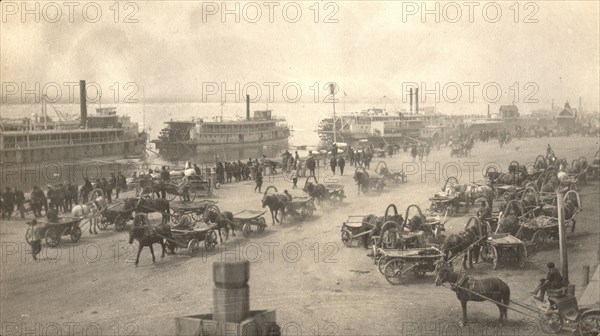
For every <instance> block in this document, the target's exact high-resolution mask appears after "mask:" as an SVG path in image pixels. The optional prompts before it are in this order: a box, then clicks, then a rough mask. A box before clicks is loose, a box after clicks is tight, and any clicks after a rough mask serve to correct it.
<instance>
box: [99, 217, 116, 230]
mask: <svg viewBox="0 0 600 336" xmlns="http://www.w3.org/2000/svg"><path fill="white" fill-rule="evenodd" d="M115 218H116V217H115ZM98 219H99V221H98V228H99V229H100V230H106V229H108V224H109V223H108V218H106V216H105V215H103V214H102V215H100V218H98Z"/></svg>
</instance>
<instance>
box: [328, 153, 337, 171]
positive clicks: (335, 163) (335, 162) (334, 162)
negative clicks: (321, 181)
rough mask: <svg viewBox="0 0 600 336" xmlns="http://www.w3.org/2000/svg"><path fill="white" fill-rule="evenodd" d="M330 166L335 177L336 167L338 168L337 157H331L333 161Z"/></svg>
mask: <svg viewBox="0 0 600 336" xmlns="http://www.w3.org/2000/svg"><path fill="white" fill-rule="evenodd" d="M329 166H331V172H332V173H333V175H335V167H337V159H336V157H335V156H332V157H331V160H330V161H329Z"/></svg>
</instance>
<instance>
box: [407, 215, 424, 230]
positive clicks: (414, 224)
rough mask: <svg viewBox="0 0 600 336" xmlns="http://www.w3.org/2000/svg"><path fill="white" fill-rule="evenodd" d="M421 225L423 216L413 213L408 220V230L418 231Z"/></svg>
mask: <svg viewBox="0 0 600 336" xmlns="http://www.w3.org/2000/svg"><path fill="white" fill-rule="evenodd" d="M421 225H423V217H421V216H419V215H414V216H413V217H412V218H411V219H410V220H409V221H408V227H409V229H410V231H413V232H414V231H418V230H419V229H420V228H421Z"/></svg>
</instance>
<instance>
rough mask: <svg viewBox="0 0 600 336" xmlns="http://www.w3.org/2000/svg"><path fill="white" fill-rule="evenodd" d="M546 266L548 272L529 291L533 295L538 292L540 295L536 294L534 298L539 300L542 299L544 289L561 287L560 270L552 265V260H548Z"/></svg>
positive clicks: (562, 280)
mask: <svg viewBox="0 0 600 336" xmlns="http://www.w3.org/2000/svg"><path fill="white" fill-rule="evenodd" d="M546 267H548V274H547V275H546V278H545V279H540V284H539V285H538V286H537V287H536V289H534V290H533V291H531V292H530V293H531V294H533V295H537V293H538V292H540V296H536V297H535V299H536V300H539V301H544V295H545V294H546V290H548V289H560V288H562V287H563V282H564V279H563V277H562V275H561V274H560V272H559V271H558V270H557V269H556V268H555V267H554V263H553V262H549V263H548V264H547V265H546Z"/></svg>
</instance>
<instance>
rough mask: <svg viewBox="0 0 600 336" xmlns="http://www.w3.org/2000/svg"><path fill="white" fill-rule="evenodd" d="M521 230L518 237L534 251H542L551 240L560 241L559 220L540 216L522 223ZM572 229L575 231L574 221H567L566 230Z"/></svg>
mask: <svg viewBox="0 0 600 336" xmlns="http://www.w3.org/2000/svg"><path fill="white" fill-rule="evenodd" d="M520 225H521V228H520V229H519V232H517V234H516V236H517V237H518V238H519V239H522V240H524V241H525V242H526V243H527V244H529V245H531V247H532V248H533V251H540V250H542V249H544V248H545V247H546V245H547V241H548V240H549V239H555V240H558V218H554V217H550V216H538V217H534V218H532V219H529V220H528V221H526V222H522V223H520ZM568 227H571V232H573V231H574V230H575V226H574V225H573V221H571V220H567V221H565V229H566V228H568Z"/></svg>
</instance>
